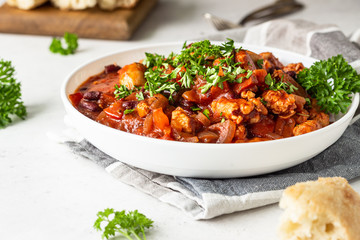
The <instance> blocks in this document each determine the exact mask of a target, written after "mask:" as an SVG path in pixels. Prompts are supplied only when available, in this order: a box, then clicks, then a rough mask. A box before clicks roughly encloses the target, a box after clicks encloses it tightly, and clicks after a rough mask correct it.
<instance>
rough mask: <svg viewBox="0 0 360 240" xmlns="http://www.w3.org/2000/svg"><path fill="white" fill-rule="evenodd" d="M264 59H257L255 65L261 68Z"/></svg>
mask: <svg viewBox="0 0 360 240" xmlns="http://www.w3.org/2000/svg"><path fill="white" fill-rule="evenodd" d="M263 64H264V59H259V60H257V61H256V65H258V67H259V68H263Z"/></svg>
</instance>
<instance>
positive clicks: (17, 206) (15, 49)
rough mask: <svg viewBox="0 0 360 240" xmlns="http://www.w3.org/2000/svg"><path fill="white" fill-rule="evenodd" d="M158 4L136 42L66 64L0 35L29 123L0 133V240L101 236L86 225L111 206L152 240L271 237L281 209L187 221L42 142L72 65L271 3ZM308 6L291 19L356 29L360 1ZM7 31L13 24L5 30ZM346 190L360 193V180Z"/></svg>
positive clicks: (0, 50) (39, 41)
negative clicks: (141, 217) (137, 219)
mask: <svg viewBox="0 0 360 240" xmlns="http://www.w3.org/2000/svg"><path fill="white" fill-rule="evenodd" d="M249 2H250V1H240V0H239V1H231V0H222V1H220V2H219V1H215V0H201V1H200V0H198V1H193V0H183V1H176V0H172V1H170V0H160V2H159V4H158V6H157V8H156V9H155V10H154V12H153V13H152V14H151V15H150V16H149V17H148V19H147V21H146V22H145V23H144V24H143V25H142V26H141V27H140V28H139V30H138V31H137V32H136V34H135V36H134V38H133V40H131V41H126V42H125V41H124V42H120V41H118V42H116V41H98V40H84V39H81V40H80V48H79V51H78V52H77V53H76V54H75V55H73V56H69V57H63V56H60V55H54V54H52V53H50V52H49V50H48V46H49V44H50V42H51V38H50V37H39V36H24V35H10V34H0V58H4V59H7V60H11V61H12V62H13V64H14V65H15V66H16V70H17V78H18V79H19V81H21V83H22V92H23V101H24V102H25V104H26V106H27V109H28V117H27V119H26V120H25V121H15V122H14V123H13V124H12V125H11V126H9V127H7V128H6V129H3V130H0V238H1V239H19V240H20V239H21V240H23V239H37V240H40V239H54V240H65V239H66V240H68V239H87V240H92V239H94V240H95V239H101V238H100V233H98V232H96V231H95V230H93V228H92V225H93V223H94V220H95V218H96V213H97V211H99V210H102V209H104V208H107V207H112V208H115V209H117V210H121V209H127V210H134V209H138V210H139V211H140V212H143V213H144V214H145V215H147V216H148V217H150V218H152V219H153V220H154V221H155V227H154V228H153V230H152V231H151V232H150V234H149V237H148V239H149V240H150V239H157V240H169V239H171V240H180V239H181V240H183V239H254V240H257V239H259V240H263V239H276V227H277V224H278V219H279V216H280V214H281V210H279V209H278V207H277V205H272V206H267V207H263V208H258V209H254V210H249V211H245V212H239V213H234V214H230V215H226V216H222V217H218V218H216V219H213V220H208V221H193V220H191V219H189V218H188V217H187V216H185V215H184V214H183V213H182V212H181V211H180V210H178V209H176V208H174V207H172V206H169V205H167V204H164V203H162V202H160V201H158V200H156V199H154V198H152V197H150V196H148V195H146V194H144V193H142V192H139V191H138V190H136V189H133V188H132V187H129V186H127V185H124V184H122V183H120V182H118V181H116V180H114V179H113V178H112V177H111V176H110V175H108V174H107V173H106V172H105V171H104V170H103V169H102V168H100V167H98V166H96V165H95V164H93V163H92V162H90V161H88V160H84V159H82V158H80V157H77V156H75V155H74V154H72V153H71V152H70V151H69V149H68V148H67V147H66V146H63V145H61V144H57V143H55V142H53V141H51V140H49V139H48V137H47V135H46V133H47V132H49V131H51V132H61V131H62V130H63V129H64V128H65V126H64V124H63V116H64V113H65V112H64V109H63V106H62V103H61V100H60V97H59V89H60V85H61V83H62V81H63V79H64V78H65V77H66V75H67V74H68V73H69V72H70V71H71V70H73V69H74V68H75V67H76V66H78V65H80V64H82V63H84V62H85V61H88V60H89V59H92V58H94V57H98V56H101V55H105V54H108V53H111V52H113V51H118V50H121V49H125V48H128V47H134V46H139V45H143V44H146V43H149V42H165V41H175V40H176V41H178V40H180V41H184V40H186V39H191V38H195V37H199V36H205V35H206V34H211V33H213V32H215V30H214V29H213V28H212V27H211V26H209V25H208V23H207V22H206V21H205V20H203V18H202V13H205V12H212V13H214V14H216V15H219V16H226V17H227V18H228V19H235V20H238V19H240V18H241V17H242V16H243V15H244V14H245V13H246V12H248V11H249V10H251V9H254V8H256V7H258V6H260V5H261V4H265V3H269V2H270V1H260V0H256V1H251V2H252V3H251V5H250V4H249ZM302 2H304V3H305V4H306V7H307V8H306V9H305V10H304V11H302V12H299V13H297V14H294V15H292V16H291V17H289V18H302V19H308V20H312V21H315V22H318V23H336V24H338V25H339V26H340V27H341V28H342V29H343V31H344V32H345V33H346V34H350V33H351V32H352V31H354V30H355V29H356V28H358V27H360V25H359V23H360V15H359V12H360V2H359V1H358V0H343V1H338V0H317V1H312V0H306V1H302ZM9 24H11V23H9ZM352 185H353V186H354V187H355V189H356V190H357V191H360V181H359V180H358V181H354V182H353V183H352Z"/></svg>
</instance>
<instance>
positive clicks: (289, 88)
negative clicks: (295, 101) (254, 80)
mask: <svg viewBox="0 0 360 240" xmlns="http://www.w3.org/2000/svg"><path fill="white" fill-rule="evenodd" d="M265 83H266V84H267V85H268V86H269V89H270V90H273V91H279V90H284V91H285V92H287V93H289V94H291V93H293V92H294V91H296V90H298V88H297V87H295V86H294V85H293V84H291V83H287V82H283V81H278V82H277V81H276V80H275V79H273V78H272V77H271V75H270V73H268V74H267V75H266V76H265Z"/></svg>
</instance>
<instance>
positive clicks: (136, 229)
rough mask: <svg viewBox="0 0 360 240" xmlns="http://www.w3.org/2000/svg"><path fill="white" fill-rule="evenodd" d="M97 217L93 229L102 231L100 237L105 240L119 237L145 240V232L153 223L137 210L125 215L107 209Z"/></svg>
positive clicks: (123, 212)
mask: <svg viewBox="0 0 360 240" xmlns="http://www.w3.org/2000/svg"><path fill="white" fill-rule="evenodd" d="M97 217H98V218H97V219H96V221H95V223H94V225H93V227H94V228H95V229H96V230H98V231H102V232H103V234H102V237H103V238H106V239H109V238H110V237H114V236H116V235H120V236H124V237H126V238H127V239H129V240H141V239H143V240H146V236H145V231H146V229H148V228H151V227H152V226H153V225H152V224H153V221H152V220H151V219H149V218H147V217H146V216H145V215H144V214H142V213H139V212H138V211H137V210H135V211H130V212H128V213H126V212H125V211H121V212H118V211H114V209H112V208H107V209H105V210H104V211H100V212H98V213H97ZM104 224H106V226H105V227H104V228H103V227H102V225H104Z"/></svg>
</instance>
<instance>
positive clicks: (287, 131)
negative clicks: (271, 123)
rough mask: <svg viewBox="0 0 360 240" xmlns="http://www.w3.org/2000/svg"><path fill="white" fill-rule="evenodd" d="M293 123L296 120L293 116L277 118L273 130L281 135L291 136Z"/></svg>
mask: <svg viewBox="0 0 360 240" xmlns="http://www.w3.org/2000/svg"><path fill="white" fill-rule="evenodd" d="M295 124H296V122H295V120H294V119H293V118H286V119H285V118H277V119H276V123H275V129H274V132H275V133H276V134H278V135H280V136H283V137H291V136H292V135H293V129H294V127H295Z"/></svg>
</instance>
